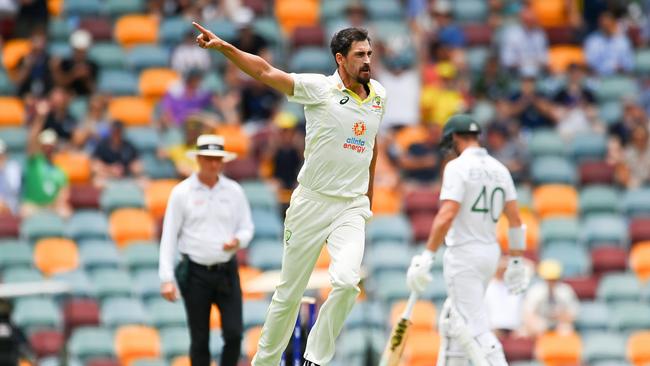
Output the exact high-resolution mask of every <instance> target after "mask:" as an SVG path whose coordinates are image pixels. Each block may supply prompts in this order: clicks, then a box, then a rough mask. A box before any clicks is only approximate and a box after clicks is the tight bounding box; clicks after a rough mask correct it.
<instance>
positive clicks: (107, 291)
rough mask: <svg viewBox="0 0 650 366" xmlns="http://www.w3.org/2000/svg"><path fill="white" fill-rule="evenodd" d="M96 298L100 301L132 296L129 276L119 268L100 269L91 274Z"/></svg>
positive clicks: (131, 284)
mask: <svg viewBox="0 0 650 366" xmlns="http://www.w3.org/2000/svg"><path fill="white" fill-rule="evenodd" d="M91 279H92V283H93V285H94V287H95V291H96V293H97V297H98V298H99V299H100V300H102V303H104V302H105V300H106V299H110V298H118V297H129V296H132V295H133V286H134V284H133V283H132V280H131V277H130V276H129V274H128V273H127V272H126V271H124V270H122V269H119V268H101V269H97V270H95V271H94V272H93V273H92V274H91Z"/></svg>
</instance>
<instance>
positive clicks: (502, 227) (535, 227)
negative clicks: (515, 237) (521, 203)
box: [497, 209, 539, 252]
mask: <svg viewBox="0 0 650 366" xmlns="http://www.w3.org/2000/svg"><path fill="white" fill-rule="evenodd" d="M519 214H520V215H521V221H523V223H524V225H526V250H527V251H536V250H537V246H538V244H539V221H537V218H536V217H535V215H533V214H532V213H531V212H529V211H528V210H524V209H520V210H519ZM497 240H498V241H499V245H500V246H501V250H502V251H503V252H506V251H507V250H508V219H507V218H506V216H505V215H501V217H500V218H499V221H498V222H497Z"/></svg>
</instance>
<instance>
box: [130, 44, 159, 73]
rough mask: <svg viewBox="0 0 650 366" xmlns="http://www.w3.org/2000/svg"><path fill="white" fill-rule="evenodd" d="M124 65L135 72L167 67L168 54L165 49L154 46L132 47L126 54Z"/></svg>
mask: <svg viewBox="0 0 650 366" xmlns="http://www.w3.org/2000/svg"><path fill="white" fill-rule="evenodd" d="M126 64H127V66H129V67H130V68H131V69H132V70H134V71H136V72H140V71H142V70H144V69H148V68H163V67H167V65H168V64H169V52H168V51H167V49H166V48H164V47H161V46H156V45H139V46H134V47H132V48H131V49H130V50H129V51H128V52H127V54H126Z"/></svg>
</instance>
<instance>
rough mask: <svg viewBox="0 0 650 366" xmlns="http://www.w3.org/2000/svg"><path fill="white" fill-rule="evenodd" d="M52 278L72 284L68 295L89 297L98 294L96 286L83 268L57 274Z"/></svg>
mask: <svg viewBox="0 0 650 366" xmlns="http://www.w3.org/2000/svg"><path fill="white" fill-rule="evenodd" d="M52 279H53V280H55V281H61V282H64V283H66V284H68V286H70V290H69V292H68V295H69V296H71V297H74V298H89V297H95V295H96V292H95V287H94V286H93V284H92V282H91V281H90V278H89V277H88V275H87V274H86V272H85V271H84V270H83V269H81V268H79V269H77V270H74V271H68V272H61V273H58V274H55V275H54V276H52Z"/></svg>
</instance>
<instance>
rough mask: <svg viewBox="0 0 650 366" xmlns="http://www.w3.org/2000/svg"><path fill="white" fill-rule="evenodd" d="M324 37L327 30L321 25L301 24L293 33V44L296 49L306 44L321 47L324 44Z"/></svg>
mask: <svg viewBox="0 0 650 366" xmlns="http://www.w3.org/2000/svg"><path fill="white" fill-rule="evenodd" d="M324 39H325V32H324V30H323V28H321V26H320V25H313V26H307V27H306V26H299V27H296V28H295V29H294V30H293V33H292V34H291V45H292V47H293V48H294V49H299V48H300V47H306V46H313V47H320V46H323V44H324Z"/></svg>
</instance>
